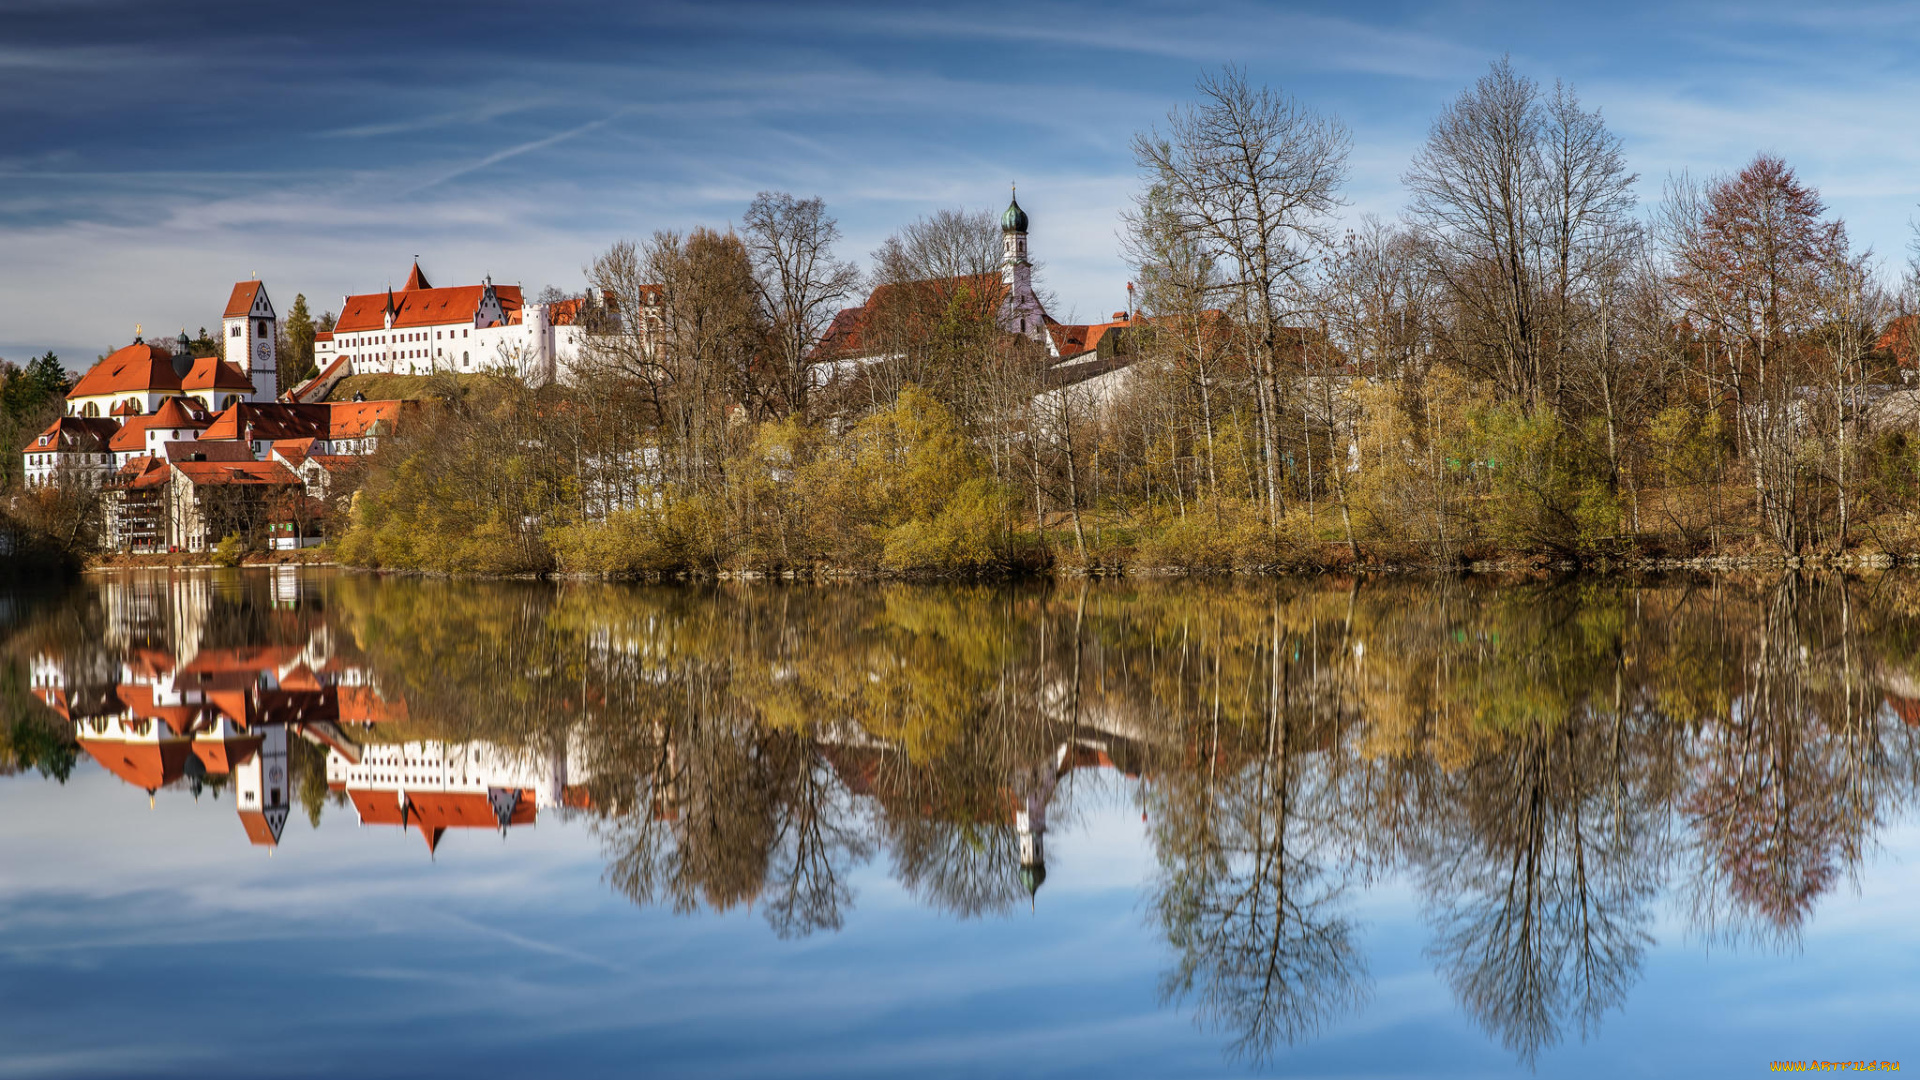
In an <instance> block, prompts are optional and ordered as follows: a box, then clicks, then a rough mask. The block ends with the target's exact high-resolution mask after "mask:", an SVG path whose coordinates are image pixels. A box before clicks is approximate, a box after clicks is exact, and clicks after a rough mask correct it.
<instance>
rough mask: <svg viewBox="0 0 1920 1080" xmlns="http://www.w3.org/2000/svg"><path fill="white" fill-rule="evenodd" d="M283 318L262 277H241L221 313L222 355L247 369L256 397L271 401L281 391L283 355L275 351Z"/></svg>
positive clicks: (237, 365)
mask: <svg viewBox="0 0 1920 1080" xmlns="http://www.w3.org/2000/svg"><path fill="white" fill-rule="evenodd" d="M279 336H280V319H279V317H278V316H277V315H275V314H274V313H273V301H271V300H269V299H267V287H266V286H265V285H264V284H262V283H261V282H260V281H259V279H257V278H256V279H254V280H252V281H242V282H240V283H238V284H236V285H234V287H233V295H232V296H229V297H228V298H227V310H226V311H225V312H224V313H222V315H221V317H220V338H221V349H220V353H221V358H222V359H224V360H226V362H227V363H229V364H232V365H233V366H234V367H236V368H239V369H240V370H241V371H244V372H246V373H247V377H248V379H250V380H251V381H252V382H253V400H255V401H272V400H273V399H274V398H276V397H278V396H279V395H280V359H279V357H278V356H276V355H275V353H274V348H275V342H276V341H278V339H279Z"/></svg>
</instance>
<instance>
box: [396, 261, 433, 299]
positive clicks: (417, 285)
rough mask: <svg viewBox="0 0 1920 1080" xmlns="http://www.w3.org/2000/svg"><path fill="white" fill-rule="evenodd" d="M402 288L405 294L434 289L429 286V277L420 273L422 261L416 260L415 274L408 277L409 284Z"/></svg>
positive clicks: (414, 265)
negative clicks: (416, 290) (417, 290)
mask: <svg viewBox="0 0 1920 1080" xmlns="http://www.w3.org/2000/svg"><path fill="white" fill-rule="evenodd" d="M400 288H401V290H402V291H403V292H412V291H413V290H415V289H431V288H433V286H432V285H429V284H427V275H425V274H423V273H421V272H420V261H419V260H418V259H416V260H414V263H413V273H411V274H408V275H407V283H406V284H405V285H402V286H400Z"/></svg>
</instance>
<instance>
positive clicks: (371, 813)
mask: <svg viewBox="0 0 1920 1080" xmlns="http://www.w3.org/2000/svg"><path fill="white" fill-rule="evenodd" d="M347 797H348V798H350V799H352V800H353V808H354V810H355V811H356V812H357V813H358V814H359V815H360V824H362V825H407V826H411V827H413V828H416V829H419V830H420V835H421V836H423V837H425V838H426V841H427V848H428V850H433V849H434V848H437V847H439V846H440V837H441V836H442V835H443V834H445V833H446V831H447V830H448V829H497V828H499V827H500V819H499V818H497V817H495V816H494V813H493V804H492V803H491V802H490V801H488V799H487V795H486V793H485V792H480V791H430V792H417V793H416V792H408V793H407V797H406V802H405V803H402V802H401V799H400V794H399V793H398V792H394V791H367V790H354V789H351V788H349V789H348V791H347ZM537 814H538V810H537V809H536V808H535V805H534V792H533V790H532V789H531V788H528V789H525V790H522V791H521V792H520V798H519V800H518V801H517V802H515V804H514V807H513V813H512V814H511V815H510V816H509V817H508V818H507V824H509V825H530V824H532V823H533V821H534V819H535V817H536V816H537Z"/></svg>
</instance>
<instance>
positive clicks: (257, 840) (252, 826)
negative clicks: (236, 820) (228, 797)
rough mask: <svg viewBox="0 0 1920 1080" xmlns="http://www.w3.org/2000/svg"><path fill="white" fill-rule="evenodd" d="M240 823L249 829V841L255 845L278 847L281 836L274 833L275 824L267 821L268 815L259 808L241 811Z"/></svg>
mask: <svg viewBox="0 0 1920 1080" xmlns="http://www.w3.org/2000/svg"><path fill="white" fill-rule="evenodd" d="M240 825H241V827H242V828H244V829H246V830H247V842H248V843H250V844H252V845H254V846H255V847H277V846H279V843H280V838H279V837H278V836H276V835H274V832H273V825H272V824H271V823H270V822H268V821H267V815H266V814H265V813H264V812H262V811H259V810H242V811H240Z"/></svg>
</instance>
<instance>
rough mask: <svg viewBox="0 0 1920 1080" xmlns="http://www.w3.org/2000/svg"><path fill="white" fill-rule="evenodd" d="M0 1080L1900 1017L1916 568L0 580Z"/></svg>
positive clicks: (1866, 1038) (1750, 1040)
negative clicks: (1160, 577)
mask: <svg viewBox="0 0 1920 1080" xmlns="http://www.w3.org/2000/svg"><path fill="white" fill-rule="evenodd" d="M0 722H3V723H4V725H5V726H4V728H3V729H0V732H4V734H5V737H6V739H7V743H6V747H5V750H4V754H0V761H4V762H11V765H9V766H8V768H7V774H6V775H0V1076H5V1077H14V1076H33V1077H39V1076H175V1075H182V1076H183V1075H193V1076H201V1077H205V1076H247V1077H256V1076H296V1075H340V1074H347V1073H351V1074H352V1075H355V1076H360V1077H369V1076H430V1075H431V1076H440V1075H448V1076H451V1075H457V1074H473V1073H477V1072H478V1073H499V1074H517V1075H532V1076H563V1075H564V1076H569V1077H586V1076H633V1075H646V1076H700V1077H765V1076H810V1077H855V1076H898V1075H902V1074H912V1075H914V1076H916V1077H920V1078H933V1077H948V1076H969V1077H970V1076H1006V1077H1025V1076H1098V1077H1113V1076H1152V1077H1234V1076H1254V1075H1287V1076H1366V1077H1395V1076H1531V1075H1543V1076H1556V1077H1559V1076H1575V1077H1579V1076H1595V1077H1599V1076H1607V1077H1612V1076H1618V1075H1621V1074H1622V1073H1634V1074H1641V1075H1683V1074H1691V1075H1701V1076H1743V1075H1751V1074H1756V1073H1760V1072H1765V1071H1768V1068H1769V1063H1770V1062H1772V1061H1775V1060H1809V1059H1823V1060H1842V1061H1851V1060H1862V1059H1865V1060H1889V1061H1900V1060H1902V1059H1912V1058H1915V1057H1916V1055H1915V1054H1913V1053H1911V1051H1913V1050H1914V1049H1915V1048H1916V1041H1917V1040H1920V1036H1916V1035H1915V1028H1916V1025H1915V1024H1914V1017H1915V1016H1916V1014H1920V1000H1916V998H1920V994H1917V993H1916V990H1915V988H1916V987H1920V919H1916V918H1915V914H1916V912H1917V911H1920V904H1916V897H1917V896H1920V875H1917V874H1916V863H1917V862H1920V829H1916V814H1915V794H1916V791H1917V790H1920V579H1916V578H1913V577H1908V576H1902V575H1898V574H1888V575H1884V576H1877V577H1870V578H1864V579H1843V578H1838V577H1811V578H1808V577H1801V578H1790V579H1785V580H1758V579H1755V580H1746V579H1741V580H1732V579H1713V578H1672V579H1659V580H1655V581H1650V582H1643V583H1628V582H1624V581H1616V580H1573V581H1565V582H1513V583H1495V582H1487V581H1476V580H1452V579H1440V580H1425V579H1420V580H1407V579H1390V580H1378V579H1375V580H1366V581H1354V580H1346V579H1307V580H1288V581H1278V582H1275V581H1236V582H1222V581H1198V580H1170V581H1145V582H1093V583H1088V584H1081V583H1077V582H1075V583H1066V584H1054V585H1044V586H1043V585H1032V586H1014V587H989V586H979V587H960V586H952V587H949V586H922V585H865V584H862V585H769V584H755V585H745V584H722V585H708V586H681V587H671V588H669V587H635V586H616V585H602V584H558V585H555V584H545V583H534V582H473V581H448V580H423V579H417V578H395V577H380V576H375V575H368V574H358V573H350V572H343V571H330V570H309V571H300V570H294V569H290V568H282V569H274V570H250V571H217V572H172V573H168V572H152V573H147V572H125V573H116V574H109V575H92V576H89V577H87V578H86V579H84V580H83V581H81V582H79V583H77V584H74V585H72V586H54V585H42V586H39V587H19V588H15V589H13V590H12V591H11V592H8V593H6V594H4V595H0Z"/></svg>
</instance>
